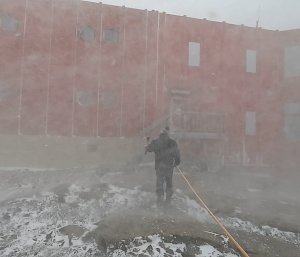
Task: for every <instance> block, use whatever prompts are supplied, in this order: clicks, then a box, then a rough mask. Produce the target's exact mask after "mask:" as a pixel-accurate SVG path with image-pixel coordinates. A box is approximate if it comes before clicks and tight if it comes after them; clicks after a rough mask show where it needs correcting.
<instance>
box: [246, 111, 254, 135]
mask: <svg viewBox="0 0 300 257" xmlns="http://www.w3.org/2000/svg"><path fill="white" fill-rule="evenodd" d="M245 125H246V126H245V130H246V131H245V133H246V135H247V136H255V134H256V113H255V112H246V124H245Z"/></svg>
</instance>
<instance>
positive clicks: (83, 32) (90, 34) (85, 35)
mask: <svg viewBox="0 0 300 257" xmlns="http://www.w3.org/2000/svg"><path fill="white" fill-rule="evenodd" d="M79 37H80V39H82V40H83V41H94V40H95V38H96V32H95V30H94V29H93V28H91V27H90V26H86V27H83V28H82V29H80V31H79Z"/></svg>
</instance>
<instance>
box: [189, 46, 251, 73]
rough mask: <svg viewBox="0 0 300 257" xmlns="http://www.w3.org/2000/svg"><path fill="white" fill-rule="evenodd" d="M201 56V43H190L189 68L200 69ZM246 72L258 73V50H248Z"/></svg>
mask: <svg viewBox="0 0 300 257" xmlns="http://www.w3.org/2000/svg"><path fill="white" fill-rule="evenodd" d="M200 56H201V55H200V43H197V42H189V57H188V64H189V66H190V67H199V66H200ZM246 71H247V72H249V73H256V50H251V49H247V50H246Z"/></svg>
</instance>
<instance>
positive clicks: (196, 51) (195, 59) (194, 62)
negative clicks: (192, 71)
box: [189, 42, 200, 67]
mask: <svg viewBox="0 0 300 257" xmlns="http://www.w3.org/2000/svg"><path fill="white" fill-rule="evenodd" d="M189 66H192V67H197V66H200V44H199V43H196V42H189Z"/></svg>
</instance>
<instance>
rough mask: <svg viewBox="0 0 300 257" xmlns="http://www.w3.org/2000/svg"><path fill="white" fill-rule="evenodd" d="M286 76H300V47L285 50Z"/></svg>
mask: <svg viewBox="0 0 300 257" xmlns="http://www.w3.org/2000/svg"><path fill="white" fill-rule="evenodd" d="M284 76H285V77H286V78H288V77H296V76H300V46H292V47H287V48H285V49H284Z"/></svg>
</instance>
